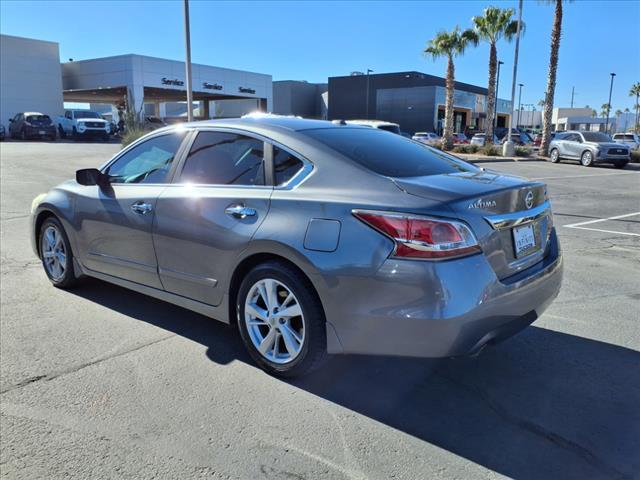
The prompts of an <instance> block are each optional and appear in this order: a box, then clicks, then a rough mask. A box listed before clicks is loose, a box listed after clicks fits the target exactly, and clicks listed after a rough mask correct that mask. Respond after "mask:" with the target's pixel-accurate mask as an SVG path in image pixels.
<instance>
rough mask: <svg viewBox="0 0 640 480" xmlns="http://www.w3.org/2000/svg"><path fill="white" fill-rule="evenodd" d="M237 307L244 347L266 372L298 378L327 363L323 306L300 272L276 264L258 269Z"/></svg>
mask: <svg viewBox="0 0 640 480" xmlns="http://www.w3.org/2000/svg"><path fill="white" fill-rule="evenodd" d="M236 305H237V312H238V319H237V320H238V327H239V330H240V335H241V337H242V341H243V342H244V344H245V347H246V348H247V350H248V351H249V354H250V355H251V358H253V360H254V361H255V362H256V363H257V364H258V365H259V366H260V367H261V368H262V369H263V370H265V371H266V372H268V373H270V374H273V375H279V376H283V377H294V376H299V375H302V374H305V373H308V372H310V371H311V370H313V369H315V368H317V367H318V366H319V365H321V364H322V362H323V361H324V360H325V358H326V357H327V338H326V326H325V317H324V311H323V309H322V305H321V303H320V300H319V299H318V296H317V294H316V292H315V290H314V289H313V286H312V285H311V283H310V282H309V280H308V279H307V278H306V277H305V276H304V275H303V274H302V273H301V272H299V271H298V270H297V269H295V268H293V267H291V266H290V265H287V264H285V263H282V262H277V261H273V262H267V263H263V264H261V265H258V266H257V267H255V268H254V269H253V270H251V271H250V272H249V273H248V274H247V276H246V277H245V279H244V280H243V282H242V284H241V286H240V290H239V292H238V297H237V304H236Z"/></svg>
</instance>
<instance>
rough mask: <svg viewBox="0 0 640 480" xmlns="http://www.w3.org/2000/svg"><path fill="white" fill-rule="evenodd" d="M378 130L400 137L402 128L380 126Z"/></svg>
mask: <svg viewBox="0 0 640 480" xmlns="http://www.w3.org/2000/svg"><path fill="white" fill-rule="evenodd" d="M378 130H385V131H387V132H391V133H397V134H398V135H399V134H400V127H399V126H397V125H380V126H379V127H378Z"/></svg>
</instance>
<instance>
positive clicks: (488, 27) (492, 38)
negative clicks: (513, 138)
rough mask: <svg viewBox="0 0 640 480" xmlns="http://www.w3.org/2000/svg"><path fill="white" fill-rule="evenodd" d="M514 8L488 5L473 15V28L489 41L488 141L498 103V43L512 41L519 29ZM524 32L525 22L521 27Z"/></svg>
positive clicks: (488, 140) (480, 37)
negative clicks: (482, 10)
mask: <svg viewBox="0 0 640 480" xmlns="http://www.w3.org/2000/svg"><path fill="white" fill-rule="evenodd" d="M512 16H513V9H512V8H505V9H502V8H498V7H487V8H485V9H484V12H483V14H482V16H477V17H473V18H472V19H471V21H472V22H473V30H474V32H475V33H476V35H477V37H478V39H479V40H482V41H485V42H487V43H489V85H488V87H487V128H486V137H485V138H486V139H487V142H492V140H493V124H494V114H495V105H496V101H497V99H496V96H497V94H498V92H496V71H497V68H498V49H497V48H496V44H497V43H498V41H500V40H501V39H502V38H504V39H505V40H507V41H508V42H510V41H511V40H512V39H513V38H514V37H515V35H516V32H517V31H518V21H517V20H512V19H511V17H512ZM520 31H521V32H524V22H523V24H522V25H521V28H520Z"/></svg>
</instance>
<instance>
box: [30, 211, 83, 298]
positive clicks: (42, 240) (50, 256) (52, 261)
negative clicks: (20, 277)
mask: <svg viewBox="0 0 640 480" xmlns="http://www.w3.org/2000/svg"><path fill="white" fill-rule="evenodd" d="M52 231H53V232H55V234H53V237H52V236H51V235H52V233H51V232H52ZM38 250H39V252H40V258H41V259H42V268H44V272H45V274H46V275H47V277H48V278H49V281H50V282H51V283H52V284H53V285H54V286H55V287H58V288H64V289H67V288H72V287H74V286H75V285H77V283H78V278H77V277H76V276H75V273H74V271H73V252H72V251H71V245H70V244H69V238H68V237H67V234H66V232H65V231H64V228H63V227H62V224H61V223H60V221H59V220H58V219H57V218H55V217H49V218H47V219H46V220H45V221H44V222H43V223H42V226H41V227H40V234H39V236H38ZM59 253H62V254H63V255H64V261H61V258H60V255H59ZM56 265H58V267H57V268H56Z"/></svg>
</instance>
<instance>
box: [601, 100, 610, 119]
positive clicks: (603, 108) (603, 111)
mask: <svg viewBox="0 0 640 480" xmlns="http://www.w3.org/2000/svg"><path fill="white" fill-rule="evenodd" d="M610 110H611V105H609V104H608V103H603V104H602V106H601V107H600V116H601V117H608V116H609V111H610Z"/></svg>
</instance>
